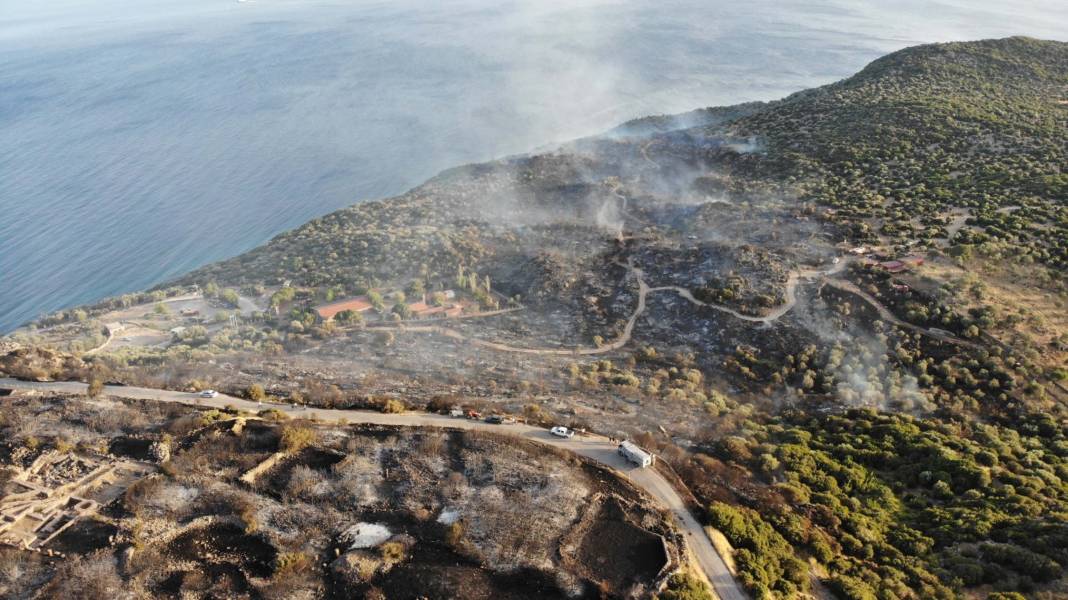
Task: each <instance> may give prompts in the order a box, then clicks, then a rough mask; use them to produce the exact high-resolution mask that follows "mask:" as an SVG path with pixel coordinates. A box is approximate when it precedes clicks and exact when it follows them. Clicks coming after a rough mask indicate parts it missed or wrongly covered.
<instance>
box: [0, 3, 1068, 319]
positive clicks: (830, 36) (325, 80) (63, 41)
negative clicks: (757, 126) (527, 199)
mask: <svg viewBox="0 0 1068 600" xmlns="http://www.w3.org/2000/svg"><path fill="white" fill-rule="evenodd" d="M907 5H908V6H907V9H906V8H902V7H901V6H900V3H898V4H896V5H895V9H894V10H893V11H891V10H890V9H886V8H882V7H881V6H882V5H881V4H879V3H876V2H874V1H867V2H844V1H838V0H823V1H821V2H816V3H812V2H800V1H791V2H771V1H770V0H765V1H759V0H758V1H756V2H747V3H737V2H725V1H718V0H716V1H701V2H698V1H696V0H692V1H690V0H688V1H681V2H652V1H651V0H639V1H634V2H620V1H610V0H600V1H596V0H575V1H564V0H550V1H534V0H520V1H513V2H493V3H490V2H485V1H484V0H478V1H475V0H465V1H457V2H441V3H432V4H429V3H414V2H405V1H401V2H370V1H356V2H340V1H334V2H330V1H304V0H300V1H298V0H255V1H254V2H253V1H250V2H235V1H232V0H160V1H158V2H151V3H145V2H134V1H132V0H58V1H56V2H14V1H11V0H7V1H3V0H0V7H2V8H0V12H2V13H3V15H4V19H3V21H2V22H0V64H2V66H3V68H0V211H2V214H3V215H4V217H3V219H2V220H0V332H3V331H6V330H9V329H11V328H12V327H14V326H15V325H17V324H18V323H20V322H22V321H24V320H26V319H29V318H32V317H34V316H36V315H38V314H40V313H41V312H45V311H52V310H56V309H59V308H62V307H67V306H72V305H76V304H80V303H85V302H89V301H92V300H95V299H98V298H100V297H103V296H107V295H113V294H117V293H121V292H125V291H132V290H136V289H141V288H145V287H147V286H150V285H152V284H153V283H156V282H159V281H161V280H164V279H167V278H169V277H172V276H175V275H178V274H180V273H182V272H185V271H187V270H189V269H192V268H194V267H196V266H198V265H201V264H204V263H206V262H209V261H213V260H217V259H221V258H224V257H226V256H231V255H234V254H237V253H240V252H242V251H244V250H247V249H249V248H251V247H254V246H255V245H257V244H260V243H262V242H263V241H265V240H266V239H268V238H269V237H270V236H272V235H274V234H276V233H278V232H279V231H282V230H284V229H287V228H290V227H294V226H296V225H298V224H300V223H302V222H304V221H306V220H308V219H310V218H312V217H315V216H318V215H321V214H324V213H327V212H330V211H332V210H335V209H337V208H340V207H343V206H346V205H348V204H351V203H353V202H356V201H359V200H362V199H367V198H375V197H381V196H387V195H392V194H396V193H399V192H401V191H403V190H405V189H407V188H409V187H411V186H413V185H415V184H417V183H419V182H420V181H422V180H424V179H425V178H427V177H429V176H431V175H433V174H434V173H436V172H438V171H439V170H441V169H443V168H447V167H450V166H453V165H456V164H459V163H464V162H472V161H481V160H486V159H490V158H493V157H497V156H502V155H507V154H512V153H517V152H523V151H527V150H530V149H532V148H535V147H539V146H542V147H544V146H545V145H548V144H552V143H556V142H559V141H563V140H568V139H572V138H576V137H579V136H585V135H590V134H593V133H596V132H599V131H603V130H606V129H609V128H611V127H613V126H615V125H617V124H618V123H620V122H622V121H625V120H628V119H631V118H635V117H638V116H642V115H646V114H653V113H672V112H683V111H687V110H691V109H693V108H696V107H700V106H709V105H719V104H733V103H737V102H742V101H748V100H765V99H773V98H777V97H781V96H783V95H785V94H787V93H790V92H793V91H796V90H798V89H802V88H805V87H810V86H813V85H819V84H822V83H827V82H830V81H833V80H835V79H839V78H841V77H844V76H847V75H850V74H852V73H853V72H855V71H856V70H858V69H859V68H860V67H862V66H863V65H864V64H866V63H867V62H869V61H870V60H872V59H874V58H876V57H878V56H880V55H882V54H884V53H886V52H888V51H892V50H895V49H898V48H901V47H904V46H908V45H912V44H916V43H921V42H931V41H940V40H949V39H970V38H980V37H994V36H1004V35H1016V34H1026V35H1033V36H1037V37H1045V38H1058V37H1059V38H1061V39H1063V36H1064V33H1063V32H1065V31H1068V7H1066V6H1065V5H1064V4H1063V3H1061V2H1052V1H1036V2H1029V3H1012V4H1011V6H1010V5H1009V4H1006V3H999V2H993V1H990V0H983V1H981V2H967V3H964V2H938V3H921V2H915V1H910V2H907ZM605 206H606V207H607V206H609V205H607V204H606V205H605ZM604 217H605V222H606V224H609V222H611V226H613V227H614V226H615V221H614V220H613V219H612V215H609V214H605V215H604Z"/></svg>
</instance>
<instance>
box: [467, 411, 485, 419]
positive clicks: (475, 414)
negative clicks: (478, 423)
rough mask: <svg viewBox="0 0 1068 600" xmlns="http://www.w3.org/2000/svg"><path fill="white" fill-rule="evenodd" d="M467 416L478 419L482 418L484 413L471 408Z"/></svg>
mask: <svg viewBox="0 0 1068 600" xmlns="http://www.w3.org/2000/svg"><path fill="white" fill-rule="evenodd" d="M467 418H468V419H476V420H477V419H481V418H482V413H480V412H478V411H475V410H469V411H467Z"/></svg>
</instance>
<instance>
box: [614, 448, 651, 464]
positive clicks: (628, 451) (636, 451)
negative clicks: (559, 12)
mask: <svg viewBox="0 0 1068 600" xmlns="http://www.w3.org/2000/svg"><path fill="white" fill-rule="evenodd" d="M617 452H619V455H620V456H622V457H623V458H625V459H627V462H630V463H633V464H635V465H637V466H639V467H641V468H645V467H648V466H650V465H652V464H653V461H654V460H656V456H655V455H653V453H651V452H646V451H645V450H642V449H641V448H639V447H638V446H637V445H635V444H634V443H632V442H623V443H622V444H620V445H619V448H618V449H617Z"/></svg>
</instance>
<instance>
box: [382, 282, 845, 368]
mask: <svg viewBox="0 0 1068 600" xmlns="http://www.w3.org/2000/svg"><path fill="white" fill-rule="evenodd" d="M847 264H848V263H847V261H842V262H840V263H839V264H837V265H835V266H834V267H832V268H831V269H828V270H826V271H820V270H815V269H810V270H805V271H797V272H794V273H791V274H790V278H789V279H788V280H787V281H786V302H784V303H783V304H781V305H780V306H778V307H776V308H775V309H773V310H772V311H771V312H769V313H768V314H766V315H762V316H759V317H758V316H753V315H747V314H743V313H740V312H738V311H736V310H734V309H733V308H728V307H726V306H721V305H718V304H710V303H708V302H702V301H701V300H698V299H697V298H695V297H694V295H693V292H691V291H690V290H688V289H686V288H681V287H677V286H660V287H655V288H651V287H649V285H648V284H646V283H645V279H644V277H643V273H642V271H641V269H638V268H637V267H634V266H632V265H628V266H627V268H628V269H629V272H630V273H631V274H632V275H634V278H635V280H636V281H637V282H638V304H637V306H635V307H634V312H633V313H631V315H630V317H629V318H628V319H627V324H626V325H625V326H624V327H623V332H622V333H621V334H620V335H619V337H617V338H616V339H614V340H612V341H611V342H608V343H606V344H602V345H600V346H597V347H596V348H588V347H587V348H581V347H579V348H568V349H561V348H528V347H524V346H512V345H509V344H502V343H500V342H493V341H489V340H483V339H479V338H474V337H469V336H466V335H464V334H463V333H461V332H459V331H457V330H455V329H452V328H449V327H442V326H440V325H417V326H403V325H400V326H372V327H368V328H367V329H369V330H374V331H393V332H397V333H433V334H437V335H440V336H443V337H447V338H451V339H454V340H456V341H458V342H462V343H464V344H470V345H472V346H479V347H481V348H488V349H490V350H498V351H500V352H512V353H516V354H533V355H539V356H590V355H596V354H605V353H607V352H614V351H616V350H619V349H620V348H622V347H623V346H626V345H627V343H629V342H630V338H631V336H632V335H633V333H634V324H635V323H636V322H637V321H638V318H639V317H641V316H642V314H644V313H645V306H646V302H645V301H646V297H647V296H648V295H649V294H650V293H654V292H675V293H676V294H678V295H680V296H682V297H683V298H685V299H686V300H689V301H690V302H691V303H693V304H696V305H698V306H704V307H707V308H711V309H713V310H718V311H721V312H725V313H727V314H729V315H731V316H733V317H735V318H738V319H742V320H743V321H749V322H751V323H763V324H768V323H772V322H774V321H777V320H778V319H780V318H781V317H782V316H783V315H785V314H786V313H788V312H790V310H791V309H793V307H794V305H796V304H797V286H798V285H799V284H800V282H801V280H802V279H813V278H816V277H823V276H827V275H833V274H835V273H838V272H839V271H841V270H842V269H844V268H845V267H846V265H847Z"/></svg>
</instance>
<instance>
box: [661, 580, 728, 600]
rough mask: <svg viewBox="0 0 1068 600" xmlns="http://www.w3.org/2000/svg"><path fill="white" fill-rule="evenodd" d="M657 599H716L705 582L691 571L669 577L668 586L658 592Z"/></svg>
mask: <svg viewBox="0 0 1068 600" xmlns="http://www.w3.org/2000/svg"><path fill="white" fill-rule="evenodd" d="M656 598H657V600H714V598H715V596H713V595H712V592H711V591H709V589H708V586H707V585H705V582H703V581H701V580H700V579H698V578H696V577H694V576H693V575H690V574H689V573H676V574H674V575H672V576H671V578H670V579H668V583H667V588H666V589H665V590H664V591H663V592H660V593H659V594H657V596H656Z"/></svg>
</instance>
